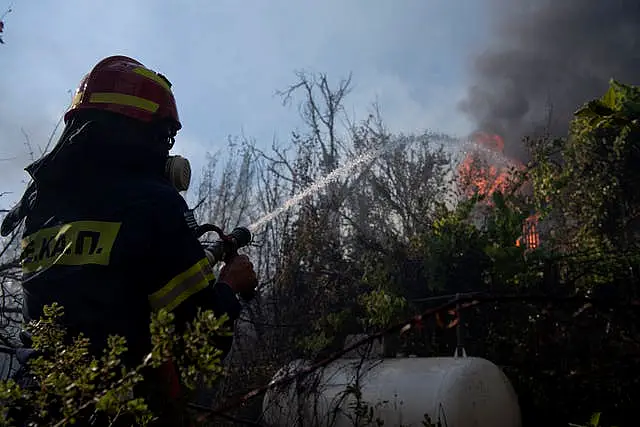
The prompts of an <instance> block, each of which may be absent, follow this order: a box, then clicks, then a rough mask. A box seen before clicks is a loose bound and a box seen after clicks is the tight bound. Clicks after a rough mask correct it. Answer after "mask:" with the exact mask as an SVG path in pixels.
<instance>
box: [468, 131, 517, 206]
mask: <svg viewBox="0 0 640 427" xmlns="http://www.w3.org/2000/svg"><path fill="white" fill-rule="evenodd" d="M473 139H474V142H475V143H476V145H477V147H476V149H473V150H470V151H468V152H467V155H466V156H465V158H464V159H463V161H462V162H461V163H460V165H459V166H458V183H459V184H460V186H461V187H462V190H463V191H464V193H465V194H466V195H467V196H472V195H473V194H475V193H476V192H478V193H479V194H480V195H482V196H491V195H492V194H493V193H494V192H496V191H501V192H504V191H506V190H507V188H508V187H509V184H510V183H511V171H510V170H509V166H511V165H516V166H522V165H521V164H520V163H518V162H515V161H513V160H512V159H509V158H507V157H506V156H505V155H504V140H503V139H502V137H500V136H499V135H495V134H489V133H485V132H478V133H476V134H475V135H474V137H473ZM496 158H498V159H499V160H496ZM489 199H490V197H489ZM487 202H488V203H491V201H490V200H488V201H487Z"/></svg>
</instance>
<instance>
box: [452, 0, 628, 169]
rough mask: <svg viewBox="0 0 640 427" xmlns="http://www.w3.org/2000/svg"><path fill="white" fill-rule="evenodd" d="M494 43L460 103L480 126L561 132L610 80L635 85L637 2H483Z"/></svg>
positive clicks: (512, 149)
mask: <svg viewBox="0 0 640 427" xmlns="http://www.w3.org/2000/svg"><path fill="white" fill-rule="evenodd" d="M485 1H487V2H488V3H489V7H490V11H491V13H492V16H493V18H494V22H493V24H492V25H493V26H492V31H493V33H492V36H493V37H494V39H493V41H492V42H491V45H490V46H489V48H488V49H487V50H486V51H484V52H483V53H481V54H480V55H478V56H477V57H476V58H474V61H473V68H472V74H471V86H470V88H469V90H468V94H467V97H466V99H465V100H464V101H463V102H461V104H460V108H461V109H462V111H464V112H465V113H467V114H468V115H469V116H470V117H471V118H472V119H473V120H474V121H475V122H476V124H477V126H478V128H479V130H483V131H488V132H495V133H498V134H500V135H502V136H503V137H504V139H505V142H506V146H505V152H506V153H507V154H508V155H511V156H517V157H520V158H523V157H524V156H525V155H524V150H523V146H522V143H521V140H522V138H523V137H524V136H535V135H537V134H539V133H540V132H544V131H548V132H550V133H551V134H552V135H555V136H562V135H566V132H567V124H568V121H569V120H570V119H571V115H572V114H573V112H574V111H575V110H576V109H577V108H578V107H579V106H581V105H582V104H584V103H585V102H586V101H588V100H590V99H592V98H594V97H598V96H600V95H602V94H603V93H604V91H605V90H606V88H607V85H608V82H609V79H610V78H615V79H617V80H620V81H622V82H624V83H631V84H638V83H640V0H485Z"/></svg>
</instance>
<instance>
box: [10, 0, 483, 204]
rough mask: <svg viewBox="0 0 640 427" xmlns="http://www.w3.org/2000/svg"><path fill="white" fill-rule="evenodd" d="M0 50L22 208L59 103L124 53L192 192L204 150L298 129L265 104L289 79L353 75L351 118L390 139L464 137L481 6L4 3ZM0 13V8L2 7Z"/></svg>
mask: <svg viewBox="0 0 640 427" xmlns="http://www.w3.org/2000/svg"><path fill="white" fill-rule="evenodd" d="M14 3H15V4H14V7H13V9H14V11H13V12H12V13H11V14H9V15H8V16H7V17H6V18H5V21H6V25H5V34H4V39H5V42H6V44H5V45H0V73H1V78H0V159H6V158H12V159H13V160H10V161H7V160H0V182H1V183H2V186H1V187H2V188H0V191H12V192H14V193H13V194H12V195H10V196H9V197H7V196H5V197H2V198H0V208H6V207H7V206H8V205H10V204H11V203H13V202H14V201H15V199H16V197H19V195H20V194H21V192H22V190H23V186H24V184H23V183H22V182H21V181H25V180H26V178H27V177H26V174H25V173H24V172H23V171H22V169H23V168H24V166H26V165H27V164H28V163H29V162H30V158H29V153H28V150H27V148H26V145H25V137H24V136H23V134H22V131H21V129H24V131H25V132H26V133H27V134H28V135H29V138H30V140H31V143H32V145H33V147H34V150H35V151H36V153H35V154H36V155H37V154H38V146H41V147H44V146H45V145H46V140H47V138H48V135H49V134H50V133H51V131H52V130H53V128H54V126H55V123H56V122H57V121H58V119H59V117H60V115H61V113H62V112H63V110H64V108H65V106H66V105H67V104H68V102H69V100H70V91H72V90H74V89H75V86H76V84H77V83H78V81H79V79H80V78H81V77H82V75H83V74H85V73H86V72H87V71H88V70H89V69H90V68H91V67H92V66H93V65H94V64H95V63H96V62H97V61H98V60H100V59H101V58H103V57H105V56H109V55H113V54H125V55H130V56H133V57H134V58H136V59H138V60H140V61H141V62H143V63H144V64H145V65H146V66H148V67H150V68H152V69H155V70H157V71H160V72H162V73H164V74H165V75H166V76H167V77H168V78H169V79H170V80H171V81H172V83H173V84H174V89H175V94H176V98H177V102H178V107H179V111H180V115H181V119H182V122H183V125H184V128H183V130H182V131H181V132H180V134H179V137H178V139H177V144H176V148H175V151H176V152H177V153H181V154H186V155H188V156H189V157H190V160H191V161H192V163H193V165H194V169H195V176H194V181H195V180H197V179H198V175H199V174H198V171H199V169H200V167H201V166H202V161H201V160H200V159H201V158H202V157H203V156H204V154H205V153H206V152H207V151H212V150H215V149H218V148H221V147H222V146H224V144H225V139H226V137H227V135H238V134H240V133H244V134H245V135H247V136H250V137H254V138H256V139H257V140H258V141H259V142H263V143H264V144H265V145H269V144H270V142H271V140H272V138H273V136H274V135H276V136H277V137H278V138H280V139H282V140H284V139H286V138H287V136H288V135H289V133H290V131H291V130H292V129H293V128H294V127H295V125H296V124H297V123H298V117H297V111H296V109H295V108H286V107H283V106H281V103H280V100H279V98H277V97H276V96H275V95H274V92H275V91H276V90H278V89H282V88H284V87H285V86H286V85H287V84H289V83H292V82H293V81H294V74H293V72H294V71H295V70H298V69H307V70H312V71H321V72H326V73H328V75H329V77H330V78H331V79H332V80H333V81H337V80H338V79H339V78H341V77H344V76H346V75H347V74H348V73H349V72H353V83H354V90H353V92H352V95H351V96H350V98H349V100H348V107H349V108H350V110H351V111H355V112H356V113H359V115H361V114H364V112H365V110H366V109H368V108H369V105H370V103H371V102H372V101H374V100H376V99H377V100H378V101H379V102H380V104H381V106H382V111H383V114H384V117H385V119H386V121H387V123H388V124H389V126H390V127H391V128H392V129H393V130H397V131H405V132H410V131H414V130H418V131H419V130H423V129H425V128H430V129H434V130H439V131H444V132H449V133H454V134H459V135H463V134H466V133H467V132H468V131H470V130H471V124H470V122H468V120H467V119H466V118H465V117H464V116H463V115H462V114H461V113H460V112H459V111H457V110H456V104H457V103H458V101H460V99H462V98H463V97H464V94H465V91H466V87H467V78H466V70H467V68H468V63H469V62H470V61H471V59H472V57H473V56H474V55H475V54H477V53H478V52H479V51H480V50H482V48H483V43H484V40H486V38H487V37H486V33H487V23H488V16H487V15H488V13H487V12H486V11H485V4H484V3H485V0H448V1H446V0H403V1H393V2H392V1H382V0H367V1H365V0H353V1H338V0H325V1H322V2H305V1H293V0H290V1H277V0H269V1H266V0H265V1H258V0H255V1H244V2H237V1H230V0H229V1H222V0H209V1H206V0H203V1H180V2H179V1H167V0H153V1H152V0H138V1H135V2H133V1H124V0H110V1H102V0H92V1H79V0H65V1H45V0H41V1H38V2H27V1H18V0H17V1H15V2H14ZM8 5H9V3H8V2H3V1H2V0H0V9H4V8H6V7H7V6H8Z"/></svg>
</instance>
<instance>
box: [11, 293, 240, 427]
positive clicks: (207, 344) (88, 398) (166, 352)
mask: <svg viewBox="0 0 640 427" xmlns="http://www.w3.org/2000/svg"><path fill="white" fill-rule="evenodd" d="M63 316H64V310H63V308H62V307H60V306H59V305H57V304H53V305H52V306H48V307H45V310H44V316H43V318H42V319H40V320H39V321H38V322H34V323H32V324H30V325H28V328H29V329H30V332H31V333H32V336H33V343H34V348H35V349H36V350H39V352H40V354H39V355H38V356H37V357H36V358H34V359H32V360H31V361H30V362H29V369H30V374H31V375H32V376H33V378H34V379H35V381H36V384H37V385H35V386H34V387H31V388H24V389H23V388H20V387H18V385H17V384H16V383H15V381H13V380H8V381H5V382H2V383H0V414H2V415H3V417H2V421H0V425H6V426H10V425H14V422H15V421H16V420H15V419H12V418H13V417H14V416H16V415H17V416H20V417H22V416H25V415H27V414H29V420H30V421H31V422H33V423H36V424H37V425H63V424H67V423H76V422H79V421H81V420H84V421H86V420H88V419H89V418H90V417H92V416H98V417H102V418H104V417H106V420H107V421H108V423H110V424H113V423H116V422H119V421H120V420H129V421H125V422H127V423H129V422H133V421H135V423H136V425H147V424H148V423H149V422H151V421H152V420H153V419H155V418H157V417H158V416H162V414H158V413H154V412H152V411H151V409H150V407H149V405H148V402H147V401H146V396H139V395H138V394H139V392H138V388H139V386H140V385H142V384H143V383H144V382H145V381H147V378H146V375H147V373H148V372H149V371H148V369H149V368H158V367H159V366H161V365H162V364H163V363H166V362H167V361H169V360H174V361H178V362H179V363H178V367H179V369H180V372H181V380H182V382H183V384H184V385H185V387H187V388H188V389H193V388H194V387H195V385H196V383H197V380H199V379H203V380H204V381H205V383H208V384H210V383H211V382H212V381H213V380H215V379H216V378H217V377H218V376H219V374H220V372H221V370H222V367H221V361H220V354H221V351H220V350H218V349H216V348H215V345H214V338H215V337H216V336H219V335H224V334H228V333H229V332H228V331H227V329H226V327H224V326H223V324H224V323H225V321H226V320H227V317H226V315H225V316H221V317H220V318H216V317H215V316H214V315H213V313H212V312H199V313H198V316H197V317H196V319H194V321H193V322H191V323H189V324H188V326H187V329H186V331H185V332H184V334H183V335H182V337H181V339H179V340H177V339H176V336H175V328H174V326H173V320H174V319H173V315H172V314H171V313H167V312H166V311H160V312H159V313H156V314H154V315H153V316H152V319H151V324H150V329H151V332H152V342H153V347H152V351H151V353H150V354H148V355H147V356H146V357H145V358H144V360H142V361H141V363H140V364H139V365H138V366H135V367H133V368H131V367H128V366H125V365H124V364H123V360H122V358H123V355H124V354H125V353H126V351H127V344H126V341H125V339H124V338H122V337H118V336H110V337H109V338H108V342H107V343H106V344H107V345H106V349H105V350H104V351H103V354H102V355H101V356H100V357H95V356H93V355H92V354H91V353H90V347H89V344H90V343H89V340H88V339H86V338H85V337H83V336H82V335H80V336H78V337H75V338H73V340H71V342H70V343H69V339H68V337H67V336H66V333H65V330H64V328H63V327H62V326H61V325H62V321H61V320H62V317H63Z"/></svg>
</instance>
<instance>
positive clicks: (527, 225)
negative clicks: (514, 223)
mask: <svg viewBox="0 0 640 427" xmlns="http://www.w3.org/2000/svg"><path fill="white" fill-rule="evenodd" d="M539 219H540V215H538V214H537V213H535V214H533V215H529V217H528V218H527V219H525V220H524V224H522V236H520V237H518V239H517V240H516V246H518V247H520V246H522V245H523V243H524V247H525V248H526V249H528V250H532V249H537V248H538V247H539V246H540V233H539V232H538V220H539Z"/></svg>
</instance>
